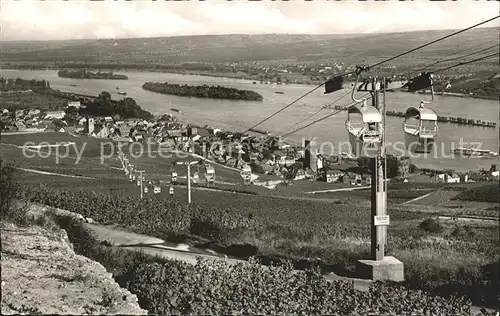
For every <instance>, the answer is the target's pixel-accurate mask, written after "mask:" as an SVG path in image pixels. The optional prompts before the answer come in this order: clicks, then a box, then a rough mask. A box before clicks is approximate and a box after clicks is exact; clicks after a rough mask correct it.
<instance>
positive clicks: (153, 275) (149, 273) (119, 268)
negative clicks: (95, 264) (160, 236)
mask: <svg viewBox="0 0 500 316" xmlns="http://www.w3.org/2000/svg"><path fill="white" fill-rule="evenodd" d="M61 225H62V226H63V227H64V228H66V230H67V232H68V236H69V238H70V241H71V242H72V243H73V244H74V245H75V251H76V252H78V253H80V254H82V255H85V256H88V257H90V258H91V259H93V260H96V261H99V262H100V263H101V264H103V265H104V266H105V267H106V269H107V270H108V271H113V275H114V277H115V279H116V280H117V281H118V282H119V283H120V285H122V286H124V287H127V288H128V289H129V290H130V291H131V292H132V293H134V294H136V295H137V297H138V299H139V303H140V305H141V307H142V308H145V309H148V310H149V312H150V313H152V314H163V315H169V314H175V315H181V314H182V315H185V314H195V315H197V314H198V315H201V314H209V315H210V314H212V315H213V314H227V315H239V314H248V315H250V314H272V315H290V314H300V315H410V314H411V315H470V301H468V300H466V299H465V300H464V299H462V298H460V297H457V296H452V297H448V298H446V299H445V298H442V297H436V296H430V295H428V294H426V293H424V292H422V291H414V290H407V289H405V288H404V287H402V286H398V285H390V284H382V283H375V284H373V285H372V286H371V287H370V288H369V290H368V291H359V290H356V289H355V288H354V285H353V284H352V283H349V282H344V281H334V282H328V281H326V280H325V279H324V278H323V277H322V276H321V274H320V273H319V271H318V270H317V269H312V270H308V271H303V272H298V273H297V272H295V271H293V270H292V267H291V266H290V264H283V265H279V266H274V267H269V268H263V267H262V266H260V265H259V264H258V262H256V261H255V260H250V261H249V262H248V263H241V264H237V265H228V264H226V263H224V262H213V261H209V260H200V261H199V262H198V263H197V264H196V265H195V266H193V265H189V264H186V263H183V262H179V261H169V260H163V259H160V258H157V257H156V258H151V257H147V256H145V255H143V254H141V253H136V252H128V251H127V250H123V249H114V248H109V247H105V246H103V245H99V244H98V243H97V242H96V241H95V240H93V238H92V236H90V235H89V234H88V233H87V231H86V230H85V229H84V228H83V227H82V226H81V224H80V223H75V222H73V221H68V220H61ZM486 314H487V313H484V314H483V315H486Z"/></svg>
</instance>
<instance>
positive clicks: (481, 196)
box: [454, 182, 500, 203]
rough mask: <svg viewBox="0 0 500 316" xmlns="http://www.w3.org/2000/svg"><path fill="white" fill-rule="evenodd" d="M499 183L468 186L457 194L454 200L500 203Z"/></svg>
mask: <svg viewBox="0 0 500 316" xmlns="http://www.w3.org/2000/svg"><path fill="white" fill-rule="evenodd" d="M499 184H500V183H498V182H495V183H490V184H487V185H484V186H481V187H474V188H469V189H466V190H464V191H463V192H461V193H460V194H458V195H457V196H456V197H455V198H454V200H461V201H471V202H489V203H500V186H499Z"/></svg>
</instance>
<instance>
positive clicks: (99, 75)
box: [57, 70, 128, 80]
mask: <svg viewBox="0 0 500 316" xmlns="http://www.w3.org/2000/svg"><path fill="white" fill-rule="evenodd" d="M57 75H58V76H59V77H61V78H71V79H110V80H127V79H128V77H127V76H125V75H117V74H114V73H112V72H100V71H97V72H92V71H86V70H59V71H58V72H57Z"/></svg>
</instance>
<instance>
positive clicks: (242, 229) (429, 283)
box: [19, 185, 499, 305]
mask: <svg viewBox="0 0 500 316" xmlns="http://www.w3.org/2000/svg"><path fill="white" fill-rule="evenodd" d="M89 187H91V186H90V185H89ZM96 191H97V192H99V193H97V192H92V191H90V190H78V189H73V190H67V189H55V188H47V187H42V186H40V187H37V186H30V187H24V189H23V190H22V191H20V192H19V196H20V197H23V198H28V199H29V200H31V201H33V202H38V203H42V204H45V205H49V206H53V207H58V208H62V209H66V210H69V211H73V212H77V213H80V214H82V215H83V216H85V217H91V218H93V219H94V220H96V221H98V222H101V223H116V224H119V225H120V226H122V227H125V228H127V229H129V230H131V231H134V232H138V233H143V234H148V235H152V236H155V237H158V238H162V239H167V240H172V241H176V242H179V241H183V240H191V241H193V240H194V241H197V242H198V243H206V242H208V241H210V242H212V245H213V247H215V246H216V247H219V248H218V249H217V250H220V249H222V250H224V249H230V248H231V247H230V246H235V245H245V244H246V245H250V246H252V247H247V248H246V249H247V250H245V251H243V252H241V250H238V251H240V252H238V253H229V254H231V255H235V256H240V257H248V256H257V257H259V258H261V259H262V260H264V261H266V260H267V261H269V260H270V258H277V259H279V258H281V259H289V260H293V261H294V262H295V263H297V260H299V259H304V258H320V259H321V261H320V263H321V265H322V266H323V267H324V268H326V269H334V270H335V269H337V270H341V271H345V270H350V269H352V267H353V265H354V263H355V262H356V260H357V259H360V258H366V257H367V256H368V251H369V236H370V235H369V234H370V230H369V223H370V220H369V216H370V215H369V214H370V212H369V208H368V207H366V208H365V207H356V206H353V205H347V204H342V203H341V202H340V203H336V204H334V203H321V202H316V201H296V200H286V199H275V198H270V197H263V196H252V195H248V196H242V195H234V194H230V193H224V192H206V191H197V192H196V193H195V194H196V201H201V203H200V204H199V205H191V206H185V205H183V204H181V203H179V202H177V201H175V200H165V199H155V198H146V199H144V200H142V201H141V200H140V199H138V198H137V197H132V196H124V195H122V194H120V192H113V194H105V192H106V191H105V190H98V188H96ZM176 191H177V190H176ZM179 191H181V190H179ZM184 192H185V191H184ZM180 194H184V193H180ZM390 215H391V227H390V233H389V236H388V245H387V252H388V255H394V256H396V257H397V258H398V259H400V260H401V261H403V262H404V264H405V277H406V279H407V285H408V286H410V287H413V288H420V289H425V290H429V291H436V292H438V293H440V292H442V291H444V292H445V293H447V291H449V289H450V288H451V287H453V286H455V287H456V288H457V289H459V290H458V291H459V292H461V293H462V294H464V295H467V296H469V297H470V298H471V299H472V300H473V301H475V302H480V303H481V304H487V305H491V304H493V302H494V301H496V297H495V296H494V294H493V293H495V292H494V291H492V289H491V286H493V284H494V279H492V277H491V276H488V275H487V274H484V272H482V271H483V270H484V267H486V266H488V265H489V264H491V263H492V262H495V260H498V258H499V251H498V249H497V247H495V246H494V245H496V244H497V243H498V228H497V230H496V231H495V229H492V230H483V232H482V233H481V234H477V236H476V237H474V236H472V237H467V238H463V236H458V237H457V236H454V234H453V231H454V230H455V228H456V227H454V226H453V225H451V226H450V225H448V226H447V227H446V229H444V230H443V231H442V232H440V234H439V235H438V236H437V237H440V238H441V239H437V240H436V239H435V238H429V237H432V236H429V233H427V232H423V231H422V230H420V229H419V228H418V224H419V223H420V222H421V221H422V220H423V219H425V215H424V214H420V213H408V212H402V211H390ZM478 236H480V238H479V237H478ZM440 240H441V241H440ZM248 249H250V250H248ZM443 289H444V290H443Z"/></svg>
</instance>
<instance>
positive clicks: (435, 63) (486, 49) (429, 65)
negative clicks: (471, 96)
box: [413, 43, 500, 73]
mask: <svg viewBox="0 0 500 316" xmlns="http://www.w3.org/2000/svg"><path fill="white" fill-rule="evenodd" d="M496 47H500V43H497V44H495V45H493V46H489V47H486V48H483V49H481V50H479V51H476V52H472V53H470V54H467V55H463V56H457V57H453V58H448V59H442V60H438V61H435V62H434V63H432V64H428V65H426V66H424V67H421V68H419V69H417V70H414V71H413V72H414V73H418V72H420V71H422V70H424V69H427V68H429V67H432V66H434V65H437V64H440V63H447V62H450V61H454V60H457V59H462V58H466V57H470V56H473V55H476V54H480V53H483V52H485V51H488V50H490V49H492V48H496Z"/></svg>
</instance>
